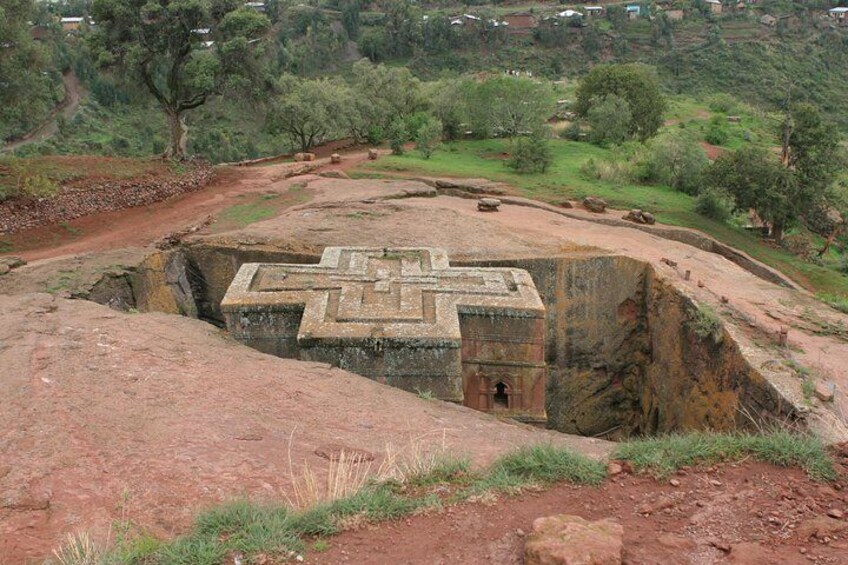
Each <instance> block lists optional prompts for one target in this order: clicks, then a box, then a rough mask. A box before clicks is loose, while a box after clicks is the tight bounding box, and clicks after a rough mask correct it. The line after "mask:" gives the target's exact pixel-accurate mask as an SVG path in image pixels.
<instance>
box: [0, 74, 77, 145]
mask: <svg viewBox="0 0 848 565" xmlns="http://www.w3.org/2000/svg"><path fill="white" fill-rule="evenodd" d="M62 84H63V85H64V86H65V99H64V100H62V101H61V102H60V103H59V104H57V105H56V107H55V108H54V109H53V111H52V112H50V115H49V116H48V117H47V119H46V120H45V121H44V122H43V123H42V124H41V125H40V126H38V127H36V128H35V129H33V130H31V131H30V132H28V133H27V134H26V135H24V136H23V137H22V138H20V139H18V140H15V141H12V142H11V143H7V144H6V145H4V146H3V147H2V148H0V153H3V152H7V151H14V150H15V149H20V148H21V147H24V146H25V145H29V144H30V143H37V142H41V141H45V140H47V139H50V138H51V137H53V136H54V135H56V134H57V133H59V123H58V120H57V118H58V116H59V115H61V116H62V117H63V118H65V120H68V121H70V119H71V118H73V117H74V114H76V113H77V110H78V109H79V107H80V103H81V102H82V99H83V97H84V96H85V89H84V88H83V86H82V84H80V80H79V78H78V77H77V75H75V74H74V72H73V71H68V72H66V73H64V74H63V75H62Z"/></svg>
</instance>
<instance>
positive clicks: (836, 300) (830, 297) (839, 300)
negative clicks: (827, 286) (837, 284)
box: [816, 292, 848, 314]
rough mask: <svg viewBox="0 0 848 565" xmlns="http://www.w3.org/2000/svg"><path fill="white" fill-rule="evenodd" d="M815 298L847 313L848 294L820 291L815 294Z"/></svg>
mask: <svg viewBox="0 0 848 565" xmlns="http://www.w3.org/2000/svg"><path fill="white" fill-rule="evenodd" d="M816 298H818V299H819V300H821V301H822V302H824V303H825V304H827V305H828V306H830V307H831V308H835V309H836V310H839V311H840V312H842V313H843V314H848V296H846V295H844V294H830V293H827V292H820V293H819V294H817V295H816Z"/></svg>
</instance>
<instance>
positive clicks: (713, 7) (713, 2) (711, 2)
mask: <svg viewBox="0 0 848 565" xmlns="http://www.w3.org/2000/svg"><path fill="white" fill-rule="evenodd" d="M704 1H705V2H706V3H707V5H708V6H709V7H710V13H711V14H720V13H721V8H722V6H721V0H704Z"/></svg>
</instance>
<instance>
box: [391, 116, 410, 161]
mask: <svg viewBox="0 0 848 565" xmlns="http://www.w3.org/2000/svg"><path fill="white" fill-rule="evenodd" d="M386 137H387V138H388V140H389V147H391V148H392V154H393V155H403V144H404V143H406V142H407V141H409V132H408V131H407V130H406V123H405V122H404V121H403V120H402V119H400V118H396V119H395V120H394V121H393V122H392V123H391V124H389V130H388V131H387V132H386Z"/></svg>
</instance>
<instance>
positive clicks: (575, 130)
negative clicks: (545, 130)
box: [559, 120, 581, 141]
mask: <svg viewBox="0 0 848 565" xmlns="http://www.w3.org/2000/svg"><path fill="white" fill-rule="evenodd" d="M580 133H581V131H580V122H578V121H577V120H575V121H573V122H571V123H570V124H568V127H566V128H564V129H563V130H562V131H561V132H559V136H560V138H562V139H567V140H569V141H579V140H580Z"/></svg>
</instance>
